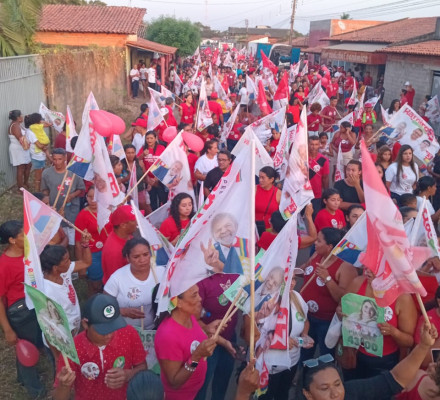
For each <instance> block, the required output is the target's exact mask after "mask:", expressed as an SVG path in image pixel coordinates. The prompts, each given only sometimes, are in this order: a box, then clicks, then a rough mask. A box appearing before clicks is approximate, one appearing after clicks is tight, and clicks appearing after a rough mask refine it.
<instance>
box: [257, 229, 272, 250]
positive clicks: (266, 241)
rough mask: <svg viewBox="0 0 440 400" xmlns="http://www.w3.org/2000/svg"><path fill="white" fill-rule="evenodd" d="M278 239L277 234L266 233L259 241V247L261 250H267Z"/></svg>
mask: <svg viewBox="0 0 440 400" xmlns="http://www.w3.org/2000/svg"><path fill="white" fill-rule="evenodd" d="M276 237H277V235H276V234H275V233H273V232H268V231H265V232H263V234H262V235H261V237H260V240H258V242H257V246H258V247H259V248H260V249H263V250H267V249H268V248H269V246H270V245H271V244H272V242H273V241H274V240H275V238H276Z"/></svg>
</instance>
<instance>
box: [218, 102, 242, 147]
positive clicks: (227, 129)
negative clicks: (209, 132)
mask: <svg viewBox="0 0 440 400" xmlns="http://www.w3.org/2000/svg"><path fill="white" fill-rule="evenodd" d="M239 111H240V105H237V106H236V107H235V110H234V112H233V113H232V115H231V116H230V117H229V119H228V120H227V122H225V123H224V124H223V127H222V130H221V132H220V143H226V139H227V138H228V136H229V134H230V133H231V131H232V128H233V127H234V124H235V120H236V119H237V115H238V112H239Z"/></svg>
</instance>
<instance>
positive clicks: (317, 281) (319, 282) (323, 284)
mask: <svg viewBox="0 0 440 400" xmlns="http://www.w3.org/2000/svg"><path fill="white" fill-rule="evenodd" d="M316 284H317V285H318V286H321V287H323V286H325V282H324V281H323V280H322V279H321V278H320V277H319V276H318V277H317V278H316Z"/></svg>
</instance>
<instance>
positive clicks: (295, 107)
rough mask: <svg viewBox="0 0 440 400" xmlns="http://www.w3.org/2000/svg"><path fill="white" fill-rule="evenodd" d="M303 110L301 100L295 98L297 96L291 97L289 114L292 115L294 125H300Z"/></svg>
mask: <svg viewBox="0 0 440 400" xmlns="http://www.w3.org/2000/svg"><path fill="white" fill-rule="evenodd" d="M302 108H303V105H302V103H301V100H300V99H299V98H298V97H295V95H293V96H290V100H289V107H288V108H287V112H288V113H290V114H292V117H293V123H294V124H297V123H298V121H299V116H300V114H301V110H302Z"/></svg>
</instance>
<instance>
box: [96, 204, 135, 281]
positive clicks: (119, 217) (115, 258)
mask: <svg viewBox="0 0 440 400" xmlns="http://www.w3.org/2000/svg"><path fill="white" fill-rule="evenodd" d="M110 223H111V224H112V225H113V232H112V233H110V235H109V236H108V238H107V240H106V242H105V244H104V247H103V248H102V271H103V272H104V276H103V278H102V283H103V284H104V285H105V283H106V282H107V280H108V279H109V278H110V276H111V275H112V274H113V272H115V271H117V270H118V269H119V268H121V267H123V266H124V265H126V264H127V260H126V259H125V258H124V256H123V255H122V249H123V247H124V245H125V242H126V241H127V240H128V239H131V238H132V235H133V233H134V231H135V230H136V227H137V225H136V217H135V216H134V214H133V210H132V208H131V206H129V205H124V206H120V207H118V208H117V209H116V210H115V211H114V212H113V213H112V214H111V215H110Z"/></svg>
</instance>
